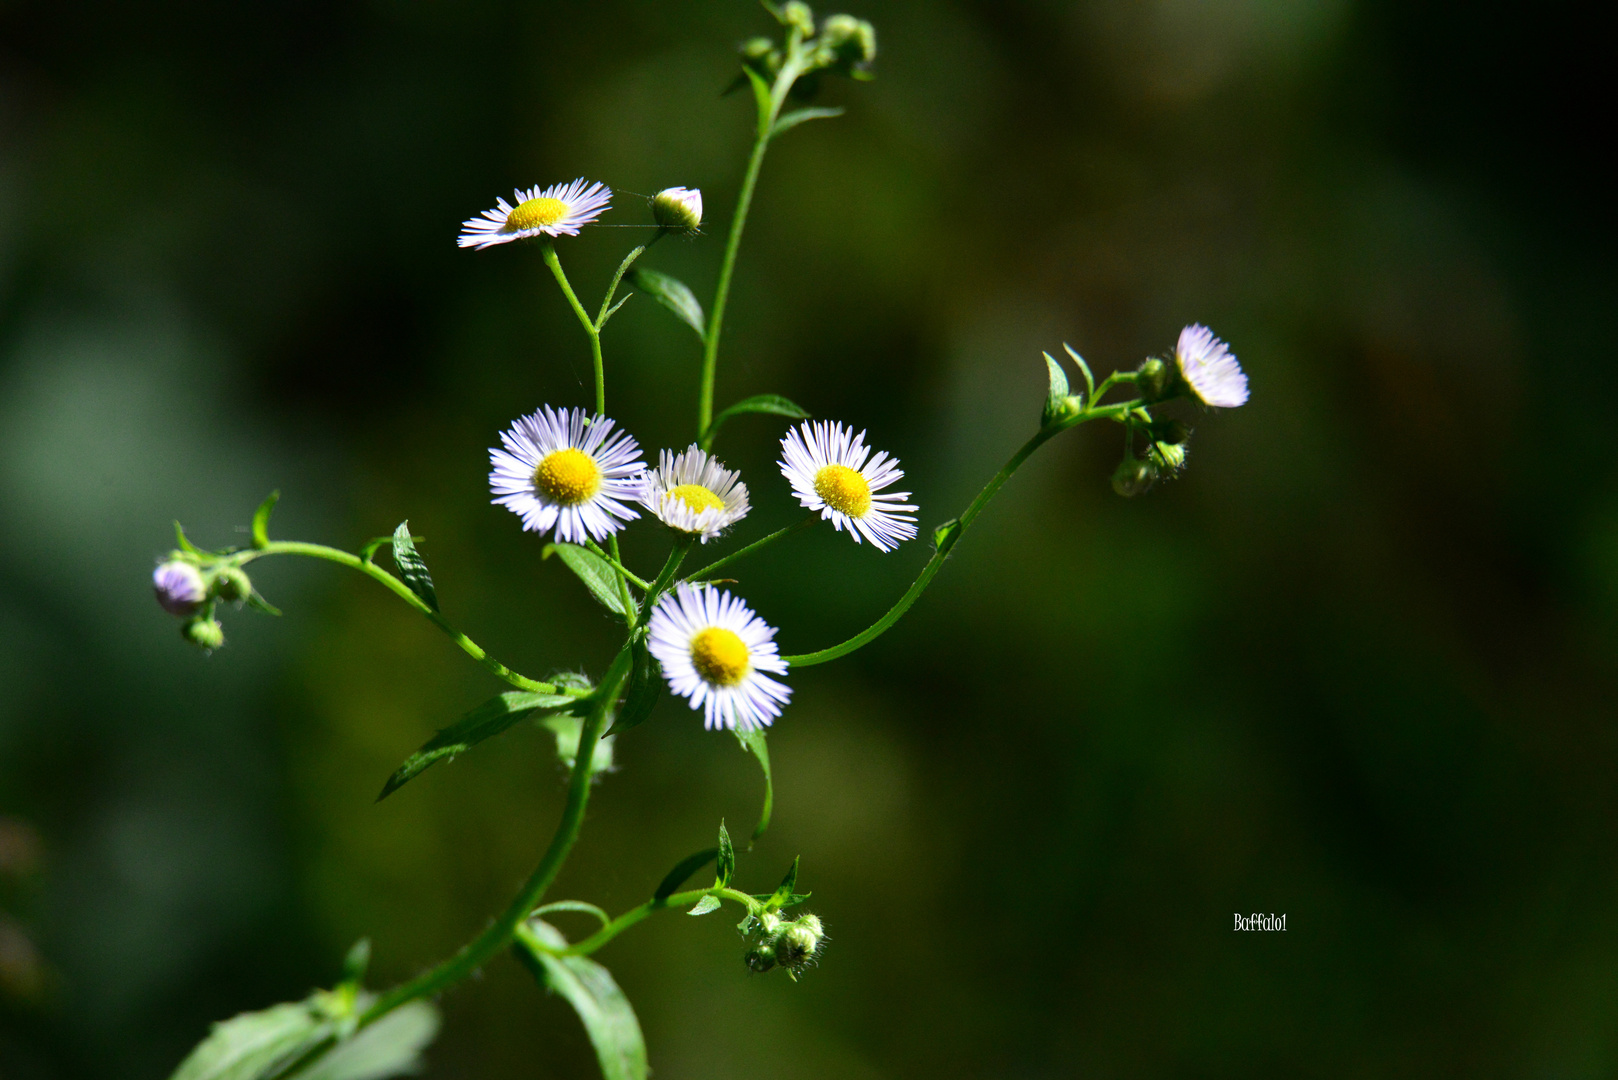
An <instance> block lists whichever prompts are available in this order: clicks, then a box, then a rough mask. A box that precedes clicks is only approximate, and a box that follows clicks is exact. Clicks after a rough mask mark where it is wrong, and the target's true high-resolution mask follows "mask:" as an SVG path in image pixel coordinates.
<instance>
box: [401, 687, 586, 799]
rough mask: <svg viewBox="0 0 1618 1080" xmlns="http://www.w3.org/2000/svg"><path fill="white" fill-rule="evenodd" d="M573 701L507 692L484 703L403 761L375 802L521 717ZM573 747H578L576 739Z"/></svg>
mask: <svg viewBox="0 0 1618 1080" xmlns="http://www.w3.org/2000/svg"><path fill="white" fill-rule="evenodd" d="M575 700H576V699H575V698H571V697H567V696H564V695H562V694H535V693H530V692H528V691H525V690H507V691H506V692H505V693H503V694H497V695H496V696H494V697H492V698H490V699H489V700H488V701H485V702H484V703H483V704H482V705H479V706H478V707H477V708H475V709H473V710H472V711H471V712H469V713H467V714H466V715H465V716H463V717H461V718H460V719H459V720H457V721H456V722H455V723H453V724H451V725H450V726H449V727H447V728H445V729H443V730H442V731H440V732H439V733H438V734H437V735H434V736H433V737H432V738H431V739H428V740H427V741H426V742H425V743H423V744H422V746H421V749H420V750H417V751H416V752H415V753H414V754H411V755H410V756H409V757H408V758H406V759H405V762H404V764H403V765H400V766H399V769H398V771H397V772H395V773H394V774H393V775H392V776H390V777H388V782H387V783H386V784H384V785H382V794H380V795H378V796H377V797H376V798H377V801H378V802H381V801H382V800H383V799H385V798H387V797H388V796H389V795H392V794H393V793H394V792H395V791H398V790H399V789H400V788H401V787H403V786H404V785H405V784H406V783H407V782H408V781H410V780H412V779H414V778H415V777H416V776H418V775H419V774H420V773H422V772H423V771H424V770H426V769H427V768H428V767H429V766H431V765H432V764H433V763H435V762H437V761H438V760H439V759H441V758H446V757H454V756H455V755H456V754H459V753H462V752H464V751H466V750H470V749H472V747H474V746H476V745H477V744H478V743H480V742H482V741H483V740H484V739H487V738H490V737H492V736H495V735H498V734H500V733H501V732H502V731H504V730H506V728H508V727H510V726H511V725H512V724H515V723H516V722H517V721H519V720H521V719H522V718H523V717H525V716H527V715H529V714H530V713H533V712H536V711H538V710H540V709H560V708H563V707H565V706H569V705H572V704H573V703H574V701H575ZM574 745H575V746H577V745H578V740H577V738H575V740H574Z"/></svg>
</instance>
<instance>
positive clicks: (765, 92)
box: [742, 5, 774, 134]
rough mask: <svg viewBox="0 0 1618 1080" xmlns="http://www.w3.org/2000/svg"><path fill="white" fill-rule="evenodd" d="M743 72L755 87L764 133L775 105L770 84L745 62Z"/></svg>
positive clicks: (754, 96) (759, 128)
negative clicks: (771, 97) (771, 98)
mask: <svg viewBox="0 0 1618 1080" xmlns="http://www.w3.org/2000/svg"><path fill="white" fill-rule="evenodd" d="M765 6H766V7H767V6H768V5H765ZM742 73H743V74H744V75H746V76H747V81H748V82H749V83H750V84H751V85H752V87H753V104H754V105H756V106H757V107H758V130H759V133H760V134H763V133H764V125H765V124H767V123H769V119H770V109H771V108H772V107H773V105H774V103H773V102H772V101H771V100H770V84H769V82H768V81H767V80H766V79H765V78H764V76H762V75H760V74H759V73H758V72H756V71H754V70H753V69H752V68H750V67H748V66H747V65H745V64H744V65H742Z"/></svg>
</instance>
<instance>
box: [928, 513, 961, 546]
mask: <svg viewBox="0 0 1618 1080" xmlns="http://www.w3.org/2000/svg"><path fill="white" fill-rule="evenodd" d="M960 538H961V520H960V519H959V518H950V519H949V520H948V521H946V522H944V524H942V525H940V526H939V527H938V528H936V529H934V530H933V550H934V551H936V552H938V553H939V554H940V555H947V554H949V549H950V548H952V547H954V546H955V541H957V540H959V539H960Z"/></svg>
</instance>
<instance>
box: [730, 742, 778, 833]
mask: <svg viewBox="0 0 1618 1080" xmlns="http://www.w3.org/2000/svg"><path fill="white" fill-rule="evenodd" d="M736 738H737V740H738V741H739V742H740V743H741V744H742V749H743V750H746V751H748V752H749V753H751V754H752V755H753V756H754V757H756V758H758V763H759V767H760V768H762V769H763V770H764V808H763V809H762V810H761V811H759V815H758V828H756V829H754V830H753V835H752V837H751V838H750V839H749V840H748V841H747V846H748V847H749V848H751V847H752V846H753V845H754V844H756V843H758V838H759V837H761V836H763V835H764V830H766V829H768V828H769V827H770V812H771V810H772V809H774V807H775V776H774V775H773V774H772V773H771V772H770V748H769V747H768V746H767V745H765V742H764V729H763V728H754V729H753V730H751V731H738V732H737V733H736Z"/></svg>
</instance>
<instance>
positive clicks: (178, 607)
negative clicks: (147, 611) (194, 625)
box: [152, 559, 208, 616]
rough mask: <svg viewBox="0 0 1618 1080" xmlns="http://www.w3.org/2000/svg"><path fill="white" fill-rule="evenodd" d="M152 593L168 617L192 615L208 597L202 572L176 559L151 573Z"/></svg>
mask: <svg viewBox="0 0 1618 1080" xmlns="http://www.w3.org/2000/svg"><path fill="white" fill-rule="evenodd" d="M152 591H154V592H155V593H157V602H158V603H159V604H161V605H162V607H163V610H164V611H166V612H168V613H169V614H170V615H182V616H183V615H193V614H195V613H196V610H197V609H198V608H199V607H201V606H202V601H203V600H205V599H206V598H207V596H208V587H207V585H206V584H204V582H203V580H202V572H201V571H200V570H198V569H197V568H196V567H195V566H192V565H191V564H190V563H188V562H181V561H179V560H178V559H173V560H170V561H169V562H166V563H163V564H162V565H161V566H159V567H158V568H157V569H156V570H153V571H152Z"/></svg>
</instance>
